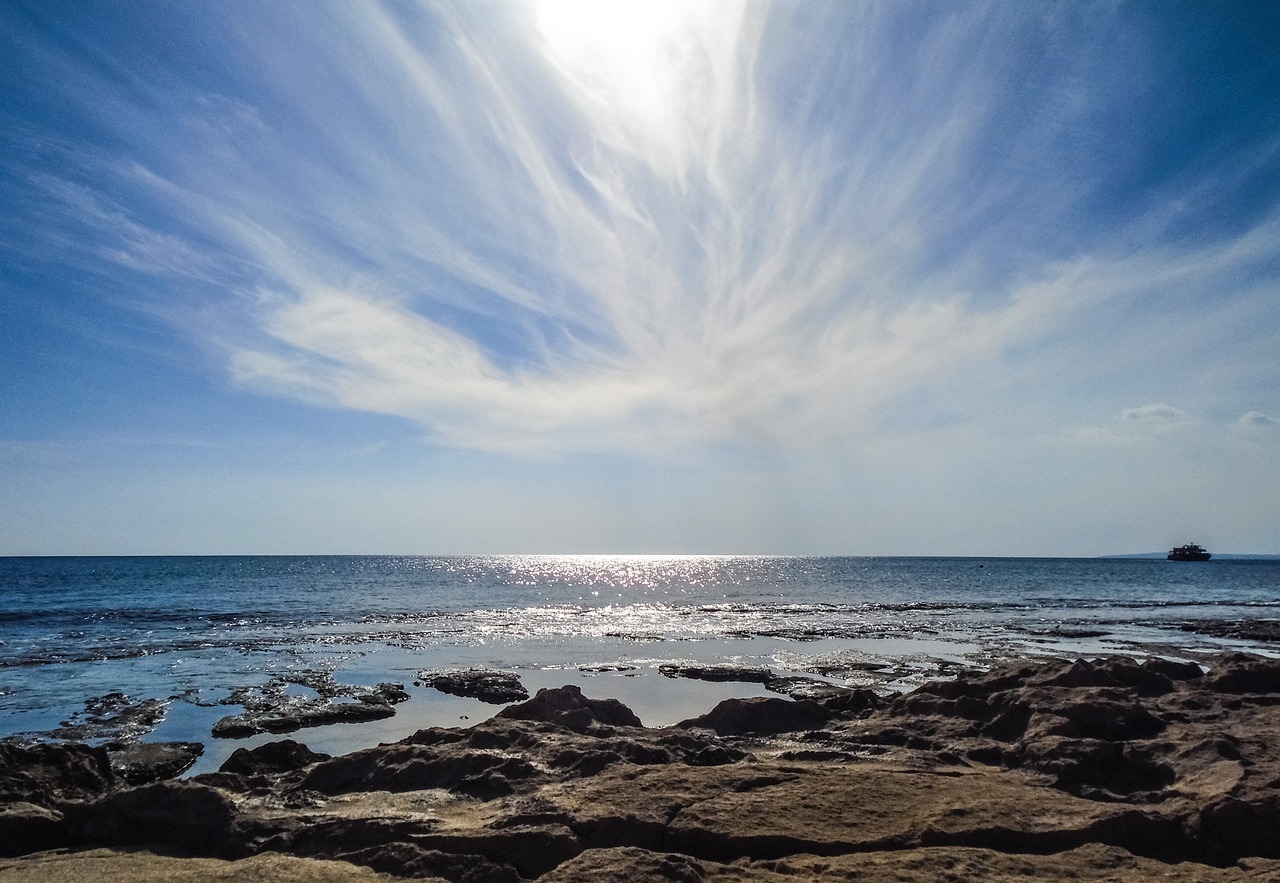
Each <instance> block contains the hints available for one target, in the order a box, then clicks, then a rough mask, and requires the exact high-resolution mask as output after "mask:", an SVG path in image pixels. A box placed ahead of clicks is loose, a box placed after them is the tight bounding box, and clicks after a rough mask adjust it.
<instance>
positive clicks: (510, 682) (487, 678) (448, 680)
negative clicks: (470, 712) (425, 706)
mask: <svg viewBox="0 0 1280 883" xmlns="http://www.w3.org/2000/svg"><path fill="white" fill-rule="evenodd" d="M418 683H420V684H422V685H423V686H425V687H432V688H434V689H436V690H439V691H440V692H441V693H448V694H450V695H451V696H465V697H467V698H469V699H479V700H480V701H481V702H488V703H489V704H491V705H505V704H507V703H508V702H523V701H524V700H526V699H528V698H529V691H528V690H526V689H525V688H524V685H523V684H521V683H520V677H519V675H516V674H514V673H513V672H509V671H492V670H490V669H484V668H469V669H463V670H450V671H430V670H428V671H420V672H418Z"/></svg>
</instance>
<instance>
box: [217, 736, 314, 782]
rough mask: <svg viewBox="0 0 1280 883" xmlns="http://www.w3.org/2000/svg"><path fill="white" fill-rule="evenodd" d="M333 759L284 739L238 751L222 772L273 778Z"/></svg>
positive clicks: (233, 754) (219, 770)
mask: <svg viewBox="0 0 1280 883" xmlns="http://www.w3.org/2000/svg"><path fill="white" fill-rule="evenodd" d="M329 759H330V755H328V754H322V753H320V752H318V751H312V750H311V749H310V748H308V747H307V746H305V745H303V744H302V743H301V742H295V741H293V740H292V739H281V740H280V741H278V742H268V743H267V744H265V745H259V746H258V747H257V748H237V749H236V750H235V751H233V752H232V753H231V756H230V757H228V758H227V759H226V760H224V761H223V762H222V766H220V767H219V768H218V772H220V773H233V774H235V775H241V776H253V775H258V776H270V775H275V774H277V773H288V772H292V771H293V770H300V769H302V768H303V767H307V766H311V765H312V764H313V763H319V762H320V761H322V760H329Z"/></svg>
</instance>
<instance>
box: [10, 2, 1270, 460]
mask: <svg viewBox="0 0 1280 883" xmlns="http://www.w3.org/2000/svg"><path fill="white" fill-rule="evenodd" d="M590 8H591V7H582V6H580V5H573V4H564V3H555V2H547V3H544V4H530V5H518V4H514V3H512V4H481V5H475V4H457V5H454V4H432V5H428V6H423V7H414V6H408V5H403V4H388V5H364V4H362V5H360V6H352V5H349V4H329V5H313V6H308V7H269V8H266V9H255V10H254V11H253V12H252V13H251V14H250V12H249V10H248V7H247V6H243V5H237V4H229V5H225V6H218V7H211V8H208V9H204V10H199V11H198V15H199V16H200V17H201V20H200V21H199V22H197V23H196V24H197V25H198V26H199V27H202V28H204V29H206V30H207V31H208V32H210V33H212V34H215V35H217V36H218V38H219V41H218V42H219V43H227V44H230V45H232V46H233V47H234V48H235V50H236V51H235V57H236V58H237V59H238V60H239V62H240V64H239V66H238V67H237V69H235V70H234V71H231V72H230V73H229V74H227V76H226V77H225V78H224V79H223V80H222V81H221V82H220V83H219V84H218V88H217V89H213V88H210V84H209V83H207V82H204V81H202V82H200V83H199V85H198V86H197V84H195V83H194V82H192V81H190V80H188V79H186V78H185V77H186V75H187V74H188V72H186V71H184V70H182V69H181V68H180V67H178V68H176V69H175V70H173V71H172V72H171V73H172V76H171V77H169V78H166V79H165V83H166V84H167V85H165V86H163V87H162V86H149V85H148V86H144V85H140V84H137V83H135V84H134V85H133V87H132V88H133V89H134V90H135V91H134V92H133V103H132V104H126V105H125V106H124V107H121V106H120V104H119V101H116V102H113V104H112V106H111V107H110V108H107V109H106V110H104V111H103V112H102V120H101V124H102V125H103V126H105V127H107V128H108V129H113V130H114V131H115V132H116V134H117V135H119V136H120V137H122V138H130V139H132V141H133V143H134V149H132V150H130V151H128V154H129V158H128V159H126V158H125V157H124V156H118V157H113V158H104V159H102V160H101V167H100V172H101V176H102V177H101V178H100V180H99V183H98V184H97V192H96V193H92V192H89V191H88V190H86V189H83V188H77V187H75V186H74V184H73V182H70V181H68V180H67V179H66V178H65V177H59V176H56V175H54V174H53V173H49V172H42V173H41V174H43V175H44V177H43V178H39V177H35V178H31V179H30V182H29V183H30V186H32V187H34V188H36V189H39V190H41V191H43V192H45V193H47V194H50V195H51V196H54V197H56V198H57V199H58V200H59V202H58V205H59V206H60V208H59V209H58V211H59V212H61V213H62V216H63V217H75V218H78V219H79V222H80V223H82V224H87V225H90V226H92V227H94V228H95V229H96V230H98V231H99V233H100V235H101V237H102V239H101V240H100V244H99V246H98V250H97V252H96V253H95V254H94V255H93V257H95V258H101V257H102V256H103V255H104V254H105V255H114V260H115V261H116V262H117V263H118V264H120V265H121V266H122V267H124V268H126V269H132V270H137V271H142V272H145V273H149V274H158V275H163V276H166V277H169V278H172V279H174V280H176V281H175V284H176V285H180V286H183V288H182V291H183V292H184V293H185V299H184V300H183V301H182V304H181V305H180V306H176V307H175V306H173V305H164V306H155V309H158V310H163V311H164V312H166V313H167V314H169V315H173V316H177V317H180V318H177V319H175V321H179V322H182V323H184V324H185V325H186V327H187V328H188V329H189V333H190V334H192V335H194V336H197V337H204V338H207V339H209V340H210V341H211V343H212V344H213V345H214V346H216V348H217V349H218V351H219V352H221V353H223V354H224V358H225V364H226V366H227V368H228V370H229V372H230V374H231V376H232V377H233V378H234V379H235V380H236V381H237V382H239V383H241V384H244V385H245V386H247V387H249V388H251V389H254V390H259V391H262V392H266V393H269V394H273V395H278V396H284V397H288V398H293V399H298V400H301V401H305V402H308V403H313V404H317V405H323V406H328V407H334V408H339V409H349V410H358V411H368V412H374V413H379V414H389V415H394V416H397V417H402V418H405V419H408V420H411V421H414V422H415V423H416V424H418V425H420V426H421V427H423V429H424V430H425V431H426V432H428V433H429V434H430V436H431V437H432V438H433V439H434V440H435V441H437V442H438V443H440V444H444V445H449V446H456V447H463V448H475V449H483V450H497V451H507V452H515V453H549V452H563V451H575V450H576V451H624V452H627V453H638V454H655V453H663V452H665V453H677V452H688V451H696V450H698V449H702V448H716V447H721V446H737V445H742V446H748V447H751V446H762V447H764V448H766V449H783V450H807V449H811V448H815V447H816V448H819V449H830V448H834V447H839V446H841V445H845V444H848V443H850V441H851V440H853V441H856V440H857V439H858V438H860V437H861V436H863V435H865V434H868V433H871V432H874V431H875V430H876V429H877V428H878V427H880V426H882V425H883V424H885V423H886V422H893V421H894V420H901V419H904V414H903V413H902V412H903V411H904V409H906V408H908V407H909V403H912V402H915V401H917V398H916V397H918V396H919V395H920V394H921V393H922V392H923V393H927V392H928V391H930V390H951V389H955V388H960V389H962V390H963V392H962V393H961V395H962V396H963V397H967V398H968V401H965V402H963V403H962V404H963V408H964V411H965V413H966V414H967V415H969V418H970V419H971V418H972V416H973V415H975V414H979V413H982V412H983V411H984V410H987V411H988V412H989V411H990V410H991V409H999V408H1005V407H1008V406H1007V405H1005V404H1004V403H1003V402H1002V401H1001V400H999V399H997V398H996V397H995V396H994V394H992V393H987V392H984V391H983V388H982V387H983V384H984V383H987V382H989V381H990V382H991V385H992V386H998V387H1000V388H1001V389H1003V390H1004V392H1006V393H1008V392H1009V391H1010V390H1011V389H1012V390H1014V391H1015V392H1020V393H1021V394H1026V393H1027V389H1026V387H1025V385H1022V386H1019V381H1018V380H1017V378H1016V377H1013V376H1011V375H1010V374H1009V373H1008V372H1007V364H1008V362H1009V361H1010V360H1012V359H1014V358H1016V357H1017V354H1018V353H1019V352H1026V351H1027V350H1029V349H1031V348H1034V347H1036V346H1038V345H1040V344H1041V343H1042V342H1044V341H1052V339H1053V338H1054V337H1055V336H1056V335H1061V334H1062V333H1063V331H1064V329H1070V328H1073V327H1076V326H1078V325H1080V324H1082V323H1087V321H1088V318H1089V316H1090V314H1091V312H1096V311H1099V310H1124V309H1127V308H1128V307H1127V306H1126V305H1132V304H1137V303H1139V302H1141V301H1142V300H1143V299H1144V298H1149V297H1150V296H1151V292H1152V291H1153V290H1156V289H1162V290H1164V291H1167V292H1171V293H1173V294H1174V295H1175V296H1176V295H1177V293H1178V292H1182V291H1186V290H1188V289H1190V288H1191V287H1194V286H1195V285H1197V284H1200V283H1202V282H1203V281H1205V280H1206V279H1210V280H1213V281H1214V282H1215V283H1217V282H1219V281H1220V280H1221V279H1223V278H1224V277H1226V278H1228V279H1229V284H1228V285H1227V286H1226V288H1225V289H1224V290H1223V291H1222V292H1221V293H1222V296H1223V298H1224V302H1229V301H1230V300H1231V298H1232V297H1234V296H1235V294H1234V292H1235V291H1236V290H1245V289H1247V288H1248V285H1249V284H1250V280H1254V279H1256V278H1258V277H1259V276H1261V275H1263V274H1265V273H1266V272H1268V270H1269V269H1271V268H1274V265H1275V262H1276V255H1277V242H1278V241H1280V222H1278V221H1277V214H1276V213H1275V211H1274V210H1273V211H1271V212H1270V213H1262V214H1260V215H1259V216H1258V217H1259V219H1258V220H1256V222H1255V223H1253V224H1251V225H1250V226H1248V227H1247V228H1246V229H1244V230H1238V231H1234V232H1233V233H1232V234H1230V235H1218V236H1216V237H1206V238H1205V240H1204V241H1203V242H1202V243H1201V244H1200V245H1198V246H1197V247H1195V248H1190V249H1189V248H1186V247H1184V246H1182V245H1181V244H1179V245H1178V246H1177V247H1175V246H1174V243H1173V242H1172V241H1167V240H1166V239H1165V238H1164V234H1165V233H1166V232H1168V231H1171V230H1173V229H1174V228H1175V227H1178V229H1182V228H1183V227H1185V225H1186V224H1187V218H1186V210H1185V207H1183V208H1178V207H1174V206H1170V207H1169V208H1168V214H1167V217H1166V218H1165V219H1164V220H1160V218H1161V217H1162V213H1161V212H1159V211H1156V212H1152V211H1150V209H1151V208H1152V206H1151V205H1150V204H1148V203H1146V202H1143V203H1141V204H1140V203H1138V202H1134V203H1133V204H1132V205H1128V206H1126V205H1123V204H1111V203H1108V204H1105V205H1102V204H1101V203H1100V202H1099V200H1100V199H1101V198H1102V196H1103V192H1102V187H1103V185H1104V184H1105V183H1106V182H1105V181H1104V180H1102V178H1101V176H1100V170H1101V169H1103V168H1104V167H1106V164H1107V162H1108V161H1109V160H1111V159H1114V157H1115V156H1116V155H1118V153H1119V152H1120V151H1121V148H1120V147H1119V146H1118V145H1117V144H1113V143H1107V142H1106V140H1105V138H1103V137H1102V136H1101V135H1100V134H1097V133H1098V132H1103V131H1106V130H1105V128H1104V123H1106V121H1107V120H1110V119H1112V118H1113V117H1114V116H1115V115H1116V114H1118V113H1119V112H1120V111H1121V110H1122V109H1123V108H1124V106H1125V103H1126V101H1128V100H1129V99H1131V98H1132V93H1133V91H1134V90H1136V89H1139V88H1142V82H1143V78H1144V77H1145V76H1151V75H1152V74H1151V71H1152V70H1154V68H1152V67H1149V66H1148V65H1147V64H1146V63H1145V62H1144V55H1143V53H1144V51H1146V50H1147V49H1148V48H1149V47H1146V46H1144V44H1143V43H1142V41H1141V40H1140V39H1136V38H1135V39H1134V40H1133V41H1132V42H1131V44H1126V47H1125V48H1127V49H1129V50H1131V51H1130V53H1129V54H1128V55H1126V56H1123V57H1122V58H1120V59H1119V60H1108V59H1107V54H1106V53H1105V52H1104V51H1102V50H1101V49H1099V48H1098V47H1097V46H1096V45H1095V44H1096V41H1097V40H1098V39H1099V35H1100V34H1105V33H1111V32H1112V31H1111V29H1110V27H1109V26H1110V23H1109V22H1107V21H1105V20H1100V21H1096V22H1095V21H1089V20H1087V19H1088V17H1086V16H1079V15H1075V14H1072V13H1071V12H1070V11H1067V10H1058V9H1043V10H1035V11H1028V10H1024V11H1021V12H1019V13H1018V14H1016V15H1011V14H1006V13H1007V9H1003V10H1002V7H1000V6H999V5H996V6H975V7H974V9H973V11H974V12H975V13H976V14H975V15H973V16H964V15H953V14H949V13H948V12H947V11H946V10H942V9H938V8H936V7H931V6H928V5H924V6H917V5H910V4H907V5H905V6H892V5H880V4H865V5H859V6H856V7H844V6H842V7H839V8H835V7H832V8H826V7H823V8H816V7H803V6H793V5H786V4H778V5H765V4H759V3H732V2H717V3H709V2H707V3H700V2H693V3H680V4H669V5H664V4H656V5H654V4H650V5H645V6H641V5H636V6H633V7H625V8H624V11H627V10H629V12H627V14H629V15H630V16H631V18H629V19H628V18H626V17H625V16H624V17H623V18H622V19H620V20H611V19H601V20H597V21H594V22H593V21H591V15H592V14H594V13H591V12H590V11H589V10H590ZM192 14H197V13H192ZM246 16H247V17H246ZM1102 18H1105V17H1102ZM904 20H906V22H907V23H909V24H910V25H911V28H907V29H905V30H904V28H903V27H902V25H903V23H904ZM908 32H909V33H910V34H912V35H913V36H907V33H908ZM282 35H283V36H284V37H285V39H281V36H282ZM1116 40H1121V38H1118V37H1112V38H1111V41H1112V42H1111V44H1110V45H1111V48H1115V41H1116ZM1122 42H1123V40H1122ZM1036 46H1041V47H1044V51H1043V53H1042V57H1041V58H1040V59H1039V60H1038V62H1037V61H1035V60H1033V61H1031V62H1030V63H1029V62H1028V58H1027V53H1028V52H1029V51H1030V47H1036ZM49 63H50V64H54V63H55V62H54V61H52V60H51V61H50V62H49ZM172 63H174V64H175V65H176V62H172ZM1028 64H1030V69H1029V70H1028V69H1019V68H1018V66H1019V65H1022V66H1026V65H1028ZM1126 68H1127V69H1128V73H1129V76H1127V77H1125V76H1119V74H1121V73H1122V71H1123V70H1124V69H1126ZM1015 71H1017V72H1018V73H1019V74H1020V76H1018V77H1017V78H1014V77H1013V76H1012V74H1013V73H1014V72H1015ZM103 76H104V75H103V74H100V73H99V74H94V75H91V76H90V77H89V78H90V79H101V78H102V77H103ZM157 90H159V91H162V92H163V93H164V94H163V96H162V98H163V99H164V102H167V103H168V104H170V105H172V106H173V107H175V108H177V110H175V111H173V112H172V113H170V114H165V113H160V114H159V115H158V116H152V117H151V118H147V117H146V116H145V114H142V113H141V111H140V108H141V107H142V106H144V105H145V106H148V107H152V106H156V105H159V104H162V103H163V102H161V101H160V100H159V99H157V98H156V96H155V95H153V94H152V93H153V92H155V91H157ZM104 91H105V90H104V89H91V90H88V94H93V95H97V94H102V93H103V92H104ZM1091 127H1093V128H1095V129H1096V132H1095V133H1094V134H1088V133H1089V131H1090V128H1091ZM1259 151H1260V152H1259V153H1258V154H1257V156H1259V157H1261V159H1259V160H1258V161H1259V162H1270V161H1271V160H1267V159H1266V156H1270V154H1266V153H1265V149H1263V148H1259ZM1205 186H1207V185H1205ZM112 192H119V193H121V194H125V195H126V196H127V198H123V197H122V198H121V199H120V200H118V201H114V202H113V201H111V200H110V194H111V193H112ZM1153 198H1154V197H1152V196H1148V197H1147V199H1148V200H1150V199H1153ZM112 205H117V206H124V205H128V206H130V208H129V209H124V208H122V207H121V208H112V207H111V206H112ZM1153 219H1154V220H1153ZM1178 225H1182V226H1181V227H1179V226H1178ZM184 310H185V313H184V312H183V311H184ZM183 317H184V318H183ZM1137 400H1138V401H1142V400H1143V399H1141V398H1139V399H1137ZM1131 401H1132V399H1131ZM1163 407H1166V408H1167V406H1163ZM1152 408H1156V406H1147V409H1145V410H1144V409H1142V408H1139V409H1133V411H1132V412H1125V413H1126V415H1131V416H1127V417H1126V420H1132V421H1147V422H1151V421H1155V420H1157V419H1162V418H1168V416H1169V412H1165V411H1160V412H1159V413H1157V411H1155V410H1150V409H1152ZM1174 410H1176V409H1169V411H1170V412H1172V411H1174ZM1139 412H1141V413H1139ZM1179 413H1181V412H1179ZM1236 413H1240V411H1236ZM906 419H911V417H910V415H906ZM1077 425H1078V424H1077Z"/></svg>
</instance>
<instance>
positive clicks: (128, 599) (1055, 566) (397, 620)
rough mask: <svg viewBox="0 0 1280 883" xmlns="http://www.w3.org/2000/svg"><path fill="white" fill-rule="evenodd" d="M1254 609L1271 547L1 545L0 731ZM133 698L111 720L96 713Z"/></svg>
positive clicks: (1275, 592)
mask: <svg viewBox="0 0 1280 883" xmlns="http://www.w3.org/2000/svg"><path fill="white" fill-rule="evenodd" d="M1278 618H1280V560H1229V559H1228V560H1218V559H1214V560H1212V561H1209V562H1203V563H1178V562H1169V561H1165V560H1159V559H1149V558H1098V559H1081V558H1069V559H1057V558H926V557H893V558H890V557H884V558H853V557H830V558H805V557H768V556H663V555H646V556H596V555H501V556H460V557H432V556H422V557H415V556H213V557H199V556H175V557H100V558H98V557H10V558H0V738H12V739H19V740H32V739H56V738H60V737H61V738H65V737H67V733H68V732H73V733H74V734H76V737H77V738H83V739H85V740H86V741H90V742H93V741H95V740H96V741H99V742H107V741H110V740H113V739H114V740H118V739H121V738H127V739H142V740H148V741H195V742H202V743H204V744H205V746H206V749H205V754H204V756H202V757H201V759H200V761H198V762H197V764H196V766H195V767H193V768H192V769H191V770H190V771H189V773H188V774H193V773H196V772H203V771H208V770H212V769H216V768H217V767H218V765H220V763H221V762H222V760H223V759H225V758H226V757H227V756H228V755H229V754H230V753H231V751H233V750H234V749H235V748H237V747H241V746H252V745H256V744H260V743H262V742H264V741H271V740H273V739H276V738H280V737H279V736H267V735H259V736H253V737H250V738H248V739H215V738H213V737H212V736H211V729H212V726H213V724H214V723H216V722H217V721H218V720H219V719H221V718H223V717H225V716H228V715H231V714H235V713H237V712H241V711H243V710H244V709H243V707H241V706H242V705H243V702H244V699H245V696H246V695H250V696H262V695H267V694H269V693H270V692H271V691H272V690H275V691H276V695H286V696H295V697H304V698H305V697H307V696H308V695H310V696H314V695H315V694H314V689H315V685H316V676H317V673H318V674H319V675H321V676H322V677H324V678H328V679H329V681H330V682H332V683H336V684H339V685H345V686H349V687H352V688H353V689H354V688H368V687H372V686H374V685H377V684H380V683H398V684H402V685H403V686H404V687H405V689H406V692H407V693H408V694H409V699H408V700H407V701H405V702H403V703H401V704H399V705H397V706H396V712H397V713H396V715H395V716H394V717H391V718H387V719H385V720H381V721H375V722H368V723H361V724H331V725H328V726H323V727H316V728H312V729H308V730H302V731H299V732H297V733H294V734H291V735H290V737H291V738H295V739H298V740H299V741H303V742H305V743H306V744H308V745H309V746H311V747H312V748H314V749H315V750H321V751H327V752H329V753H342V752H345V751H350V750H355V749H357V748H362V747H367V746H370V745H375V744H378V743H379V742H386V741H394V740H395V739H399V738H403V737H404V736H407V735H409V734H411V733H413V732H414V731H415V730H417V729H418V728H420V727H424V726H470V725H473V724H475V723H476V722H478V721H480V720H484V719H486V718H487V717H489V716H491V715H492V714H493V713H494V712H495V711H497V710H498V708H499V706H495V705H488V704H485V703H483V702H480V701H479V700H476V699H470V698H463V697H458V696H450V695H447V694H444V693H441V692H440V691H438V690H436V689H433V688H431V687H429V686H426V685H424V684H423V683H422V680H423V678H424V677H425V676H426V674H429V673H430V672H433V671H440V670H452V669H469V668H487V669H500V670H504V671H509V672H513V673H515V674H516V675H518V676H519V677H520V679H521V681H522V683H523V684H524V686H525V687H526V688H527V689H528V690H529V692H530V693H533V692H535V691H536V690H537V689H539V688H542V687H553V686H560V685H563V684H573V685H576V686H579V687H580V688H581V689H582V690H583V692H584V693H585V694H586V695H588V696H593V697H597V698H602V697H614V698H617V699H620V700H622V701H623V702H625V703H626V704H628V705H629V706H630V707H631V708H632V709H633V710H635V711H636V713H637V714H638V715H639V716H640V718H641V719H642V720H643V721H644V722H645V723H646V724H647V725H650V726H658V725H666V724H670V723H674V722H676V721H678V720H682V719H685V718H689V717H693V716H696V715H698V714H702V713H704V712H706V711H708V710H710V708H711V707H713V706H714V705H715V703H716V702H718V701H720V700H722V699H725V698H730V697H735V696H739V697H745V696H756V695H770V694H768V693H767V692H766V688H765V687H764V686H763V685H761V684H760V683H754V682H747V681H741V682H739V681H705V680H695V679H689V678H671V677H666V676H664V675H663V674H662V672H661V671H660V669H659V667H660V666H663V665H664V664H672V663H675V664H685V665H691V664H701V665H706V664H717V665H738V666H754V667H768V668H770V669H772V670H773V671H774V672H776V673H777V674H778V675H780V676H796V677H807V678H812V679H814V680H818V681H826V682H830V683H835V684H843V685H849V686H861V687H869V688H871V689H875V690H878V691H881V692H894V691H902V690H907V689H910V688H912V687H913V686H915V685H918V684H919V683H922V682H923V681H925V680H928V679H930V678H936V677H949V676H953V675H954V672H955V671H956V670H957V669H958V668H959V667H963V666H977V667H983V666H988V665H991V664H993V663H994V662H997V661H999V660H1003V659H1010V658H1024V657H1051V656H1052V657H1085V658H1089V657H1097V656H1101V655H1110V654H1126V655H1130V656H1135V657H1140V658H1141V657H1146V656H1152V655H1159V656H1164V657H1167V658H1174V659H1184V660H1187V659H1189V660H1206V659H1208V658H1209V657H1211V656H1212V655H1214V654H1219V653H1222V652H1224V651H1228V650H1242V651H1248V652H1254V653H1261V654H1265V655H1276V653H1277V651H1280V643H1275V642H1273V641H1272V640H1268V638H1271V637H1273V635H1272V634H1271V633H1269V632H1268V631H1267V626H1269V625H1270V626H1274V625H1275V621H1276V620H1277V619H1278ZM139 704H141V705H145V706H146V709H147V713H146V714H144V715H141V716H140V717H135V718H134V719H131V720H128V721H126V722H125V723H121V721H122V720H123V718H122V716H120V715H116V714H114V713H113V710H117V709H119V708H121V707H131V706H137V705H139ZM68 728H71V730H68ZM77 728H78V729H77Z"/></svg>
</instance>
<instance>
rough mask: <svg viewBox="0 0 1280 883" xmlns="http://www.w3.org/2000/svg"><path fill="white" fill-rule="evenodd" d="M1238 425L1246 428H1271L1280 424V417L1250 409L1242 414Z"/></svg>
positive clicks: (1237, 422)
mask: <svg viewBox="0 0 1280 883" xmlns="http://www.w3.org/2000/svg"><path fill="white" fill-rule="evenodd" d="M1236 425H1237V426H1240V427H1244V428H1263V429H1270V428H1272V427H1275V426H1280V417H1272V416H1271V415H1270V414H1263V413H1262V412H1261V411H1250V412H1248V413H1247V414H1242V415H1241V417H1240V419H1239V420H1237V421H1236Z"/></svg>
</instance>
